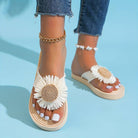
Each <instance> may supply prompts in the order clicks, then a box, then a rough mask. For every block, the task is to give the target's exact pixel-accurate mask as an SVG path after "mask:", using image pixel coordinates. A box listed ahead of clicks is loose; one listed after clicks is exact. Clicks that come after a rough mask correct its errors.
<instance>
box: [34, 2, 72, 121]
mask: <svg viewBox="0 0 138 138" xmlns="http://www.w3.org/2000/svg"><path fill="white" fill-rule="evenodd" d="M67 2H68V3H67ZM59 4H60V5H59ZM67 4H70V3H69V1H64V0H51V1H47V0H46V1H43V0H38V1H37V11H36V15H37V14H41V32H40V33H41V34H42V35H43V36H45V37H46V38H58V37H60V36H62V35H63V34H64V20H65V15H69V16H71V11H70V9H69V8H70V5H67ZM58 5H59V6H61V7H60V8H57V6H58ZM65 7H66V9H64V8H65ZM40 48H41V60H40V68H39V73H40V75H41V76H42V77H44V76H46V75H53V76H57V77H59V78H61V77H63V75H64V66H65V58H66V47H65V40H62V41H59V42H55V43H46V42H44V41H40ZM33 93H35V90H34V88H33ZM36 101H37V100H36V99H34V98H33V99H32V102H33V103H32V104H33V106H34V108H35V109H36V110H37V113H38V114H40V116H41V117H44V118H45V120H52V121H54V122H58V121H59V120H60V119H61V118H62V115H63V112H64V105H63V106H62V107H60V108H58V109H56V110H48V109H44V108H41V107H40V106H39V104H38V103H37V102H36Z"/></svg>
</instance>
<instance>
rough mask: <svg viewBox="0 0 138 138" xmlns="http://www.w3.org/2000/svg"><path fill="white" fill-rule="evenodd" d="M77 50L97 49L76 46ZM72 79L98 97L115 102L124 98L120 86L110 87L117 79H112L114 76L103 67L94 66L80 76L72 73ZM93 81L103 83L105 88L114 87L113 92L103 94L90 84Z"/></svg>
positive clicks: (123, 91)
mask: <svg viewBox="0 0 138 138" xmlns="http://www.w3.org/2000/svg"><path fill="white" fill-rule="evenodd" d="M76 46H77V48H80V49H82V50H85V49H86V50H88V51H89V50H97V48H92V47H89V46H88V47H86V48H85V47H84V46H81V45H76ZM72 78H73V79H75V80H77V81H79V82H81V83H83V84H84V85H86V86H88V87H89V88H90V89H91V90H92V92H93V93H94V94H96V95H97V96H99V97H102V98H105V99H110V100H115V99H120V98H122V97H123V96H124V93H125V88H124V86H123V85H122V84H120V82H119V84H118V85H116V86H112V84H114V83H115V82H116V81H117V78H115V77H114V75H113V74H112V73H111V72H110V71H109V70H107V69H106V68H105V67H102V66H100V65H94V66H92V67H91V68H90V70H89V71H87V72H84V73H82V75H81V76H78V75H75V74H73V73H72ZM94 79H98V80H99V81H100V82H103V83H104V84H107V86H106V88H107V89H111V88H112V87H115V90H113V91H111V92H104V91H101V90H100V89H98V88H96V87H94V86H93V85H92V84H91V83H90V82H91V81H93V80H94Z"/></svg>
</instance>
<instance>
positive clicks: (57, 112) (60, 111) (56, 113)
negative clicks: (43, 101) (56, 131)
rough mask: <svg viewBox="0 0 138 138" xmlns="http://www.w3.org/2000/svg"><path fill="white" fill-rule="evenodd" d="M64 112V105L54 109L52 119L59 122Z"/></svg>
mask: <svg viewBox="0 0 138 138" xmlns="http://www.w3.org/2000/svg"><path fill="white" fill-rule="evenodd" d="M63 113H64V105H63V106H62V107H60V108H58V109H56V110H54V111H53V113H52V118H51V120H52V121H54V122H59V121H60V120H61V118H62V117H63Z"/></svg>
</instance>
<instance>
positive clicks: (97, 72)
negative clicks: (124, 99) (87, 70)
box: [91, 65, 116, 84]
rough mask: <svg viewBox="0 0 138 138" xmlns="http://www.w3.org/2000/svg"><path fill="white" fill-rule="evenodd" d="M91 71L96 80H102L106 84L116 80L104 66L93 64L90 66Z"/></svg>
mask: <svg viewBox="0 0 138 138" xmlns="http://www.w3.org/2000/svg"><path fill="white" fill-rule="evenodd" d="M91 71H92V75H93V76H94V78H97V79H98V80H100V81H103V82H104V83H106V84H108V83H110V84H113V83H115V81H116V78H115V77H114V75H113V74H112V73H111V72H110V71H109V70H107V69H106V68H105V67H101V66H99V65H94V66H92V67H91Z"/></svg>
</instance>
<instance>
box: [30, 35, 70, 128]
mask: <svg viewBox="0 0 138 138" xmlns="http://www.w3.org/2000/svg"><path fill="white" fill-rule="evenodd" d="M59 39H60V38H59ZM59 39H58V40H56V39H54V40H56V41H59ZM61 39H62V40H63V39H64V38H63V37H62V38H61ZM50 42H51V41H50ZM40 60H41V53H40V57H39V62H38V68H37V72H36V76H35V81H34V85H33V89H34V91H35V93H33V90H32V92H31V96H30V100H29V113H30V116H31V118H32V120H33V121H34V123H35V124H36V125H37V126H39V127H40V128H42V129H44V130H48V131H55V130H58V129H60V128H61V127H62V126H63V125H64V124H65V123H66V120H67V115H68V104H67V87H66V84H65V75H64V76H63V77H62V78H58V77H57V76H53V75H47V76H45V77H42V76H41V75H40V73H39V66H40ZM33 97H34V99H37V103H38V104H39V106H40V107H41V108H44V109H48V110H55V109H58V108H60V107H62V106H63V104H64V108H65V109H64V114H63V116H62V118H61V120H60V121H59V122H57V123H56V122H53V121H52V120H45V118H44V117H43V118H42V117H40V115H39V114H38V113H37V111H36V109H35V108H34V106H33V104H32V98H33Z"/></svg>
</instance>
